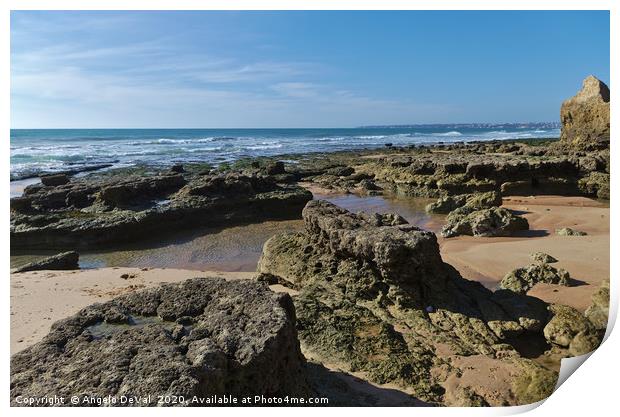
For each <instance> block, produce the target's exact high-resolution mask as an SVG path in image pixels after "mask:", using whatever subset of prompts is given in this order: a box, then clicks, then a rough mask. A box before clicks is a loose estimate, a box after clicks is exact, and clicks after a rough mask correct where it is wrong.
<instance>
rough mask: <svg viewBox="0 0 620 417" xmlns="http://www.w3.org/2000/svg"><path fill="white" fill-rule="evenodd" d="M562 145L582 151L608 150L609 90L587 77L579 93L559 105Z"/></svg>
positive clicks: (602, 84)
mask: <svg viewBox="0 0 620 417" xmlns="http://www.w3.org/2000/svg"><path fill="white" fill-rule="evenodd" d="M560 120H561V121H562V133H561V135H560V141H561V143H562V144H564V145H566V146H568V147H570V148H574V149H581V150H591V149H600V148H604V147H608V146H609V87H607V85H605V83H603V82H602V81H601V80H599V79H598V78H596V77H594V76H592V75H590V76H588V77H587V78H586V79H585V80H584V81H583V86H582V88H581V90H580V91H579V92H578V93H577V94H576V95H575V96H574V97H571V98H570V99H568V100H566V101H565V102H564V103H562V108H561V110H560Z"/></svg>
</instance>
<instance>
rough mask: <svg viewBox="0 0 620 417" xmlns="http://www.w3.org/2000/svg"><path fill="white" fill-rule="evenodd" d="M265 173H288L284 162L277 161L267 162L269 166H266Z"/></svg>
mask: <svg viewBox="0 0 620 417" xmlns="http://www.w3.org/2000/svg"><path fill="white" fill-rule="evenodd" d="M265 173H266V174H267V175H278V174H286V171H285V170H284V162H282V161H276V162H271V163H269V164H267V166H265Z"/></svg>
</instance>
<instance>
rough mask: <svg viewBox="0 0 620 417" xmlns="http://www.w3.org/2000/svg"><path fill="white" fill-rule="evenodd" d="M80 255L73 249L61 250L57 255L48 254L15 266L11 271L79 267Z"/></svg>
mask: <svg viewBox="0 0 620 417" xmlns="http://www.w3.org/2000/svg"><path fill="white" fill-rule="evenodd" d="M79 260H80V255H79V254H78V253H77V252H75V251H70V252H63V253H59V254H58V255H54V256H48V257H46V258H43V259H40V260H38V261H34V262H29V263H27V264H26V265H23V266H20V267H18V268H15V269H14V270H13V271H12V272H14V273H18V272H28V271H44V270H61V271H62V270H70V269H80V265H79Z"/></svg>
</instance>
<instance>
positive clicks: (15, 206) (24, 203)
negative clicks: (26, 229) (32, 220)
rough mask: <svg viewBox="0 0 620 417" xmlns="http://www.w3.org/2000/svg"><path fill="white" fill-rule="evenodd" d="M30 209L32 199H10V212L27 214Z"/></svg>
mask: <svg viewBox="0 0 620 417" xmlns="http://www.w3.org/2000/svg"><path fill="white" fill-rule="evenodd" d="M31 209H32V199H30V198H28V197H15V198H11V210H14V211H18V212H27V211H30V210H31Z"/></svg>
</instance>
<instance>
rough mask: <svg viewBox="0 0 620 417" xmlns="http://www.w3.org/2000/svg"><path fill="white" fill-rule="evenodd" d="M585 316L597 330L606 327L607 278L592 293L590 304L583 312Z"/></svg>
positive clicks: (607, 311) (607, 316)
mask: <svg viewBox="0 0 620 417" xmlns="http://www.w3.org/2000/svg"><path fill="white" fill-rule="evenodd" d="M585 315H586V317H587V318H588V320H590V322H591V323H592V324H593V325H594V327H596V328H597V329H598V330H605V329H606V328H607V320H608V318H609V279H606V280H604V281H603V282H601V286H600V287H599V289H598V290H597V291H596V292H595V293H594V294H593V295H592V304H591V305H590V306H589V307H588V309H587V310H586V313H585Z"/></svg>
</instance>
